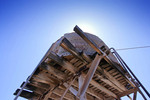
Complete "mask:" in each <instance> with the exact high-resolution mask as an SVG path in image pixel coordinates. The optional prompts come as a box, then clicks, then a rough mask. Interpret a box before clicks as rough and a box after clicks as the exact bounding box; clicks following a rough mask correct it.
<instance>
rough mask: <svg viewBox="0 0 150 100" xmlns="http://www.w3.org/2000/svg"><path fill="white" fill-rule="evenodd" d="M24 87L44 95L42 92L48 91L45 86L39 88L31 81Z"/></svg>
mask: <svg viewBox="0 0 150 100" xmlns="http://www.w3.org/2000/svg"><path fill="white" fill-rule="evenodd" d="M24 89H27V90H31V91H33V92H35V93H37V94H40V95H42V94H43V93H44V92H45V91H46V90H45V89H43V88H38V87H36V86H34V85H33V84H31V83H28V84H27V85H26V86H25V87H24Z"/></svg>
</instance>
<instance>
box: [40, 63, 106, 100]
mask: <svg viewBox="0 0 150 100" xmlns="http://www.w3.org/2000/svg"><path fill="white" fill-rule="evenodd" d="M69 65H70V64H69ZM47 66H48V65H47ZM69 67H71V68H72V66H69ZM57 73H61V71H59V70H57ZM57 73H56V71H53V75H54V76H56V77H61V78H62V79H63V80H64V79H66V77H67V75H66V74H65V73H61V74H57ZM62 76H63V77H62ZM38 81H40V82H41V80H38ZM75 83H76V84H75ZM73 85H74V86H76V87H78V83H77V82H76V81H75V82H74V83H73ZM87 93H89V94H90V95H93V96H95V97H96V98H98V99H99V100H101V98H104V97H103V96H102V95H100V94H99V93H97V92H96V91H94V90H92V89H88V90H87Z"/></svg>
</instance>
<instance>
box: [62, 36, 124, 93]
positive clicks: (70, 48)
mask: <svg viewBox="0 0 150 100" xmlns="http://www.w3.org/2000/svg"><path fill="white" fill-rule="evenodd" d="M61 46H62V47H63V48H64V49H66V50H67V51H68V52H70V53H71V54H73V55H75V56H76V57H77V58H78V59H81V56H80V54H79V52H78V51H77V50H76V48H75V47H74V46H73V45H72V44H71V43H70V42H69V41H68V40H67V39H66V38H64V39H63V41H62V43H61ZM83 54H84V56H85V57H84V58H87V59H88V60H87V61H88V62H89V61H92V60H91V58H90V57H89V56H88V55H86V54H85V53H83ZM82 61H83V59H82ZM113 70H115V69H113ZM105 73H107V75H108V78H109V81H108V80H106V79H103V81H105V82H106V83H107V84H109V85H110V86H113V87H114V88H116V89H117V90H119V91H121V92H122V91H125V90H126V88H125V87H124V86H123V85H122V84H121V83H119V82H118V81H117V80H116V79H115V78H113V77H112V76H111V75H110V74H109V73H108V72H106V71H105ZM111 79H113V80H111ZM117 85H118V86H117Z"/></svg>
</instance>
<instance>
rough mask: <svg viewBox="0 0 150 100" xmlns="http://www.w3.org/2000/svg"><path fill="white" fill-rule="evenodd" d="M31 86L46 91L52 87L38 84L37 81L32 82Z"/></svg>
mask: <svg viewBox="0 0 150 100" xmlns="http://www.w3.org/2000/svg"><path fill="white" fill-rule="evenodd" d="M30 84H32V85H34V86H36V87H38V88H43V89H45V90H47V89H49V88H50V85H49V84H45V83H41V82H37V81H35V80H30Z"/></svg>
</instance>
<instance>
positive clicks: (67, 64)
mask: <svg viewBox="0 0 150 100" xmlns="http://www.w3.org/2000/svg"><path fill="white" fill-rule="evenodd" d="M53 57H57V58H56V59H57V60H56V61H57V62H58V63H60V62H62V60H61V58H60V57H58V56H53ZM54 59H55V58H54ZM63 63H66V64H63ZM63 63H62V64H60V65H62V67H63V68H66V67H67V68H68V69H73V70H74V71H73V70H72V72H74V73H75V70H76V69H75V67H74V66H73V65H72V64H71V63H70V62H66V61H64V60H63ZM70 71H71V70H70ZM90 84H92V85H95V84H96V82H95V81H94V80H91V83H90ZM96 87H98V89H100V90H101V91H103V92H105V93H107V94H108V95H110V96H113V97H117V96H116V95H115V94H114V93H112V92H111V91H110V90H108V89H106V88H105V87H103V86H102V85H100V84H98V83H97V84H96Z"/></svg>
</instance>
